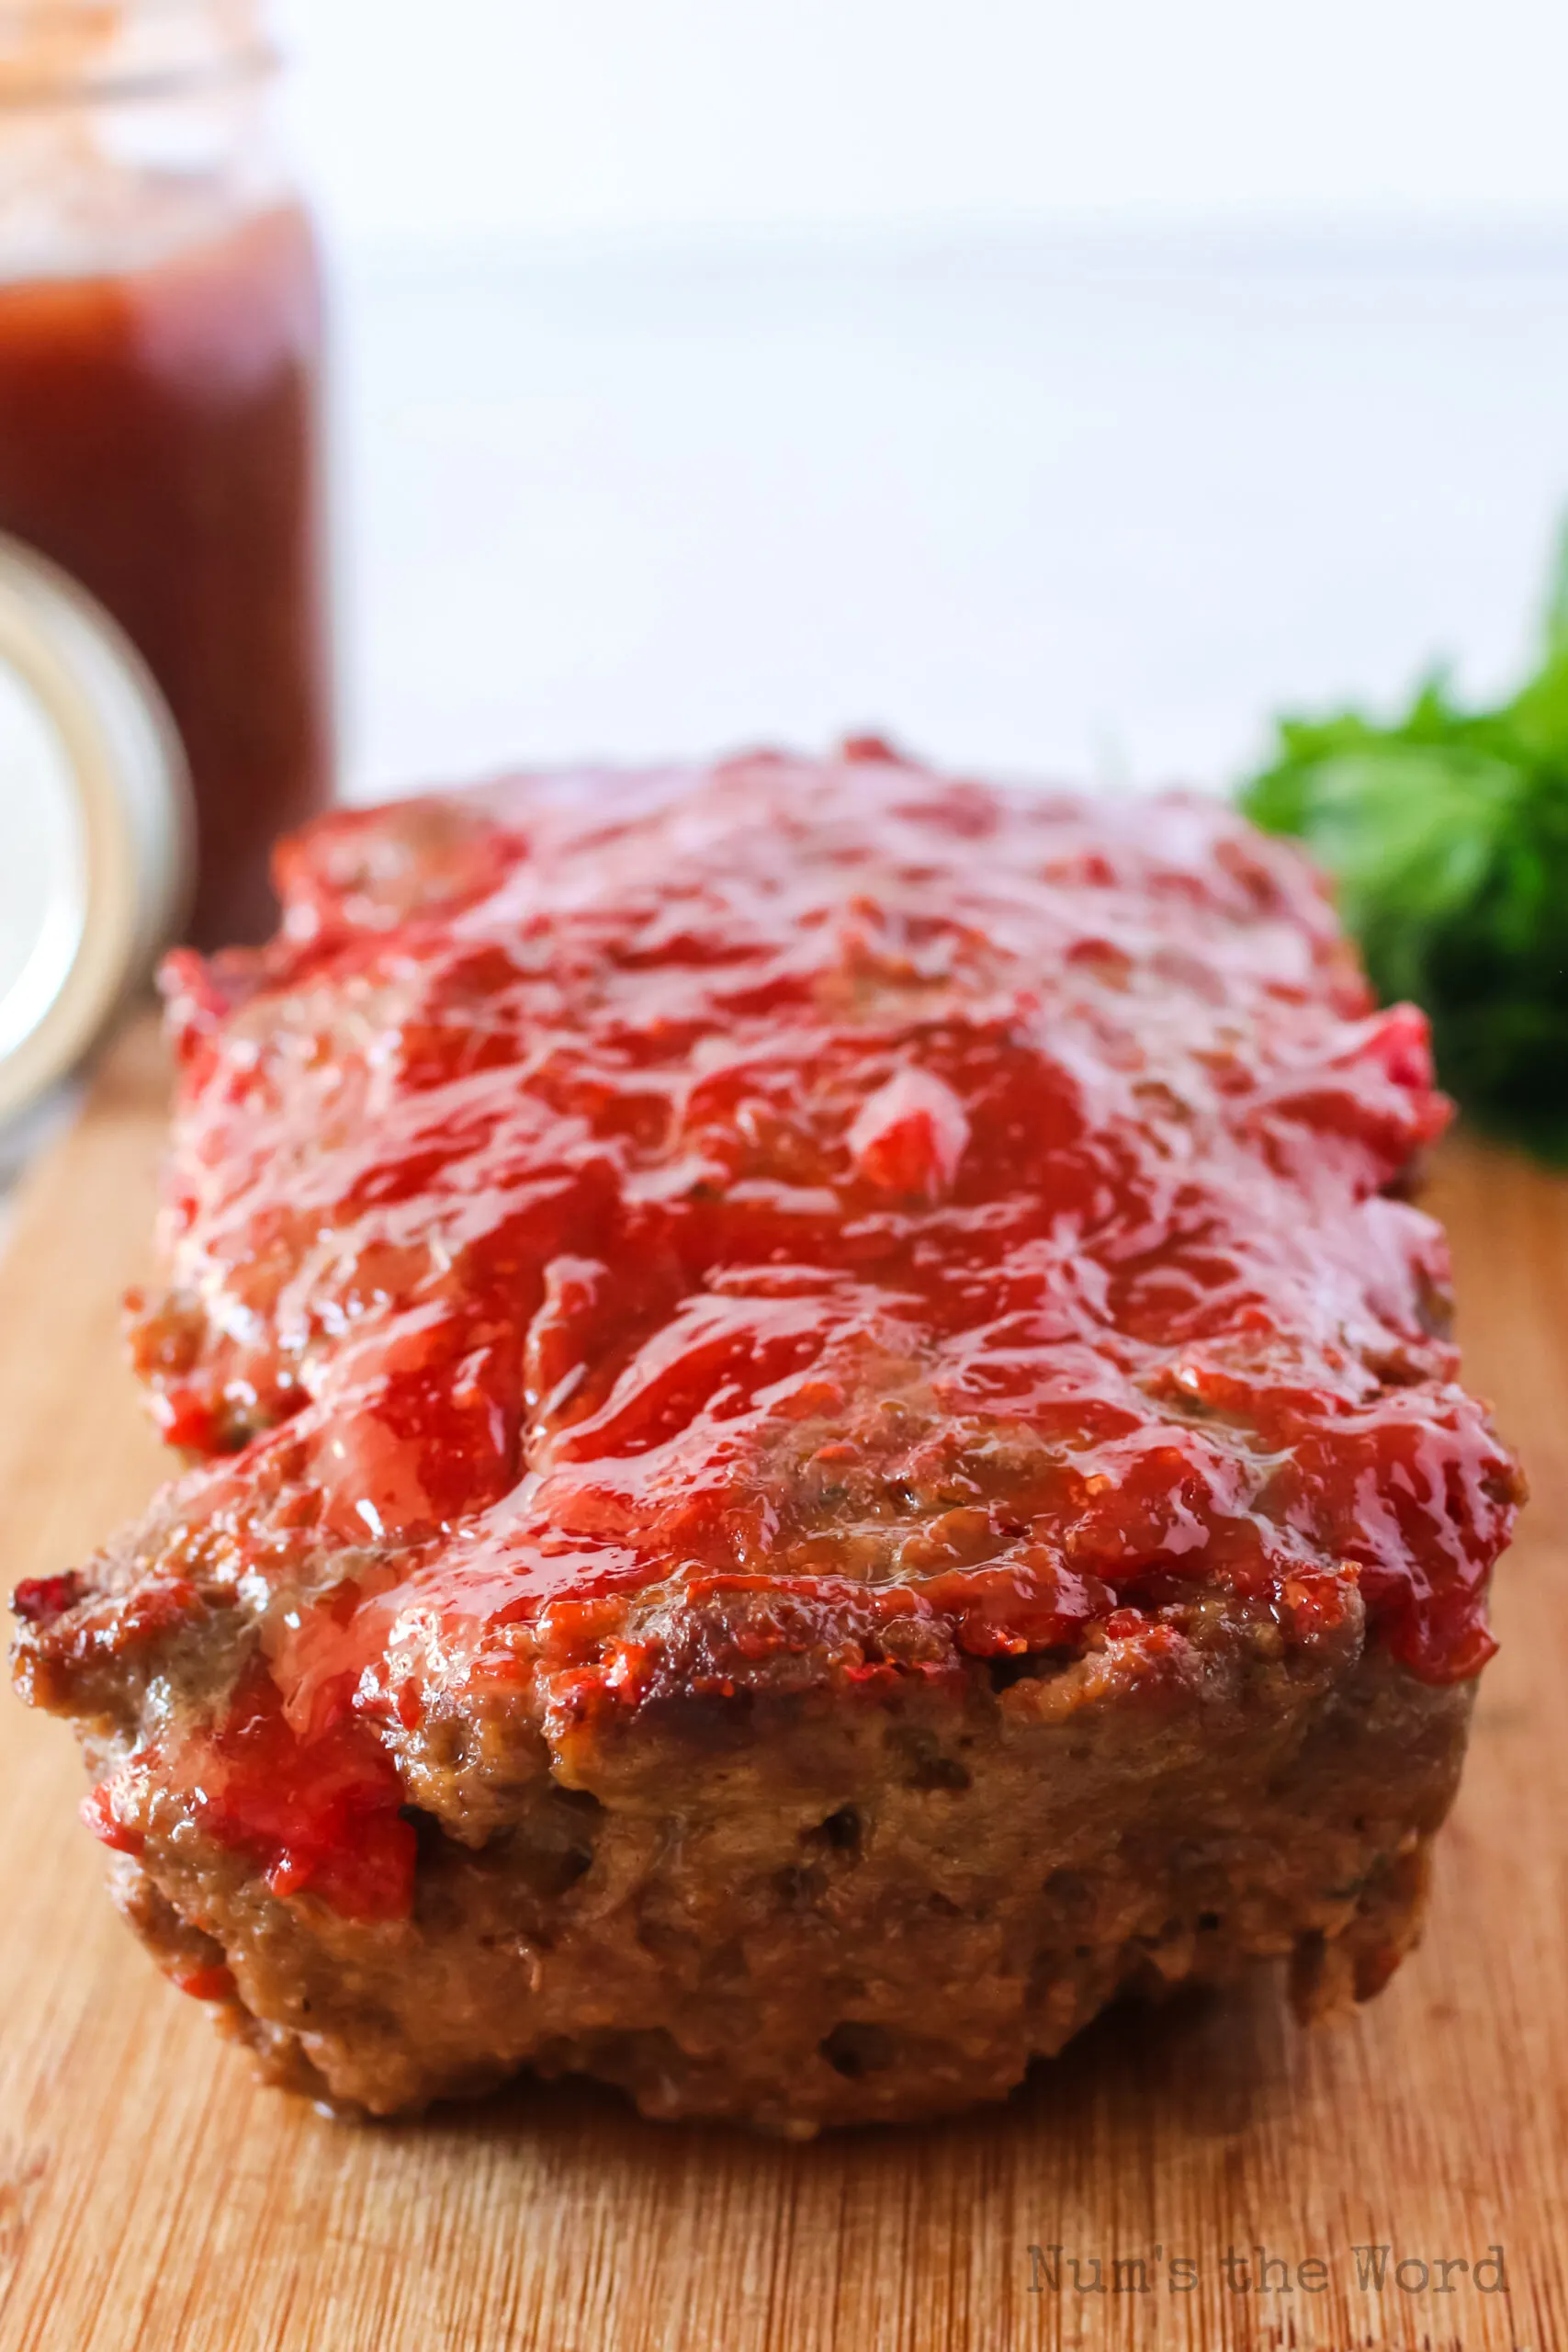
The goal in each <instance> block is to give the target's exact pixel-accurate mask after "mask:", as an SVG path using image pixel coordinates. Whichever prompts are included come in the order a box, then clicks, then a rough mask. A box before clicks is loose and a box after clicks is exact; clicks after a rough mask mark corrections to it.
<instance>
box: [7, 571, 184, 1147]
mask: <svg viewBox="0 0 1568 2352" xmlns="http://www.w3.org/2000/svg"><path fill="white" fill-rule="evenodd" d="M195 838H196V834H195V823H194V819H193V815H192V808H191V798H190V786H189V781H188V778H187V775H186V763H185V755H184V752H182V750H181V747H180V741H179V737H178V735H177V734H176V733H175V725H174V721H173V720H172V718H170V716H169V713H168V709H167V707H166V706H165V704H164V699H163V696H162V695H161V694H160V693H159V691H158V688H157V687H156V685H155V684H153V681H152V673H150V672H149V670H148V669H147V666H146V664H145V663H144V662H143V661H142V660H141V655H140V654H139V653H138V652H137V651H136V650H135V648H134V647H133V646H132V645H131V643H130V639H129V638H128V637H127V636H126V635H125V632H124V631H123V629H121V628H119V627H118V624H117V623H116V622H115V621H113V620H111V618H110V617H109V616H108V614H107V613H106V612H105V611H104V609H103V607H102V605H99V604H97V603H96V602H95V600H94V599H93V598H92V597H90V596H89V595H88V594H86V592H85V590H84V589H82V588H80V587H78V586H77V584H76V582H74V581H73V580H71V579H70V578H68V576H67V575H66V574H65V573H64V572H63V571H60V570H59V569H58V567H57V566H56V565H54V564H52V563H49V562H46V561H45V560H44V559H43V558H42V557H41V556H39V555H36V554H34V552H33V551H32V549H31V548H24V547H22V546H20V545H19V544H18V543H17V541H16V540H14V539H7V538H5V537H0V1120H7V1119H10V1118H12V1117H14V1116H16V1115H17V1114H18V1113H20V1112H22V1111H25V1110H26V1109H27V1108H28V1106H29V1105H30V1104H31V1103H35V1102H37V1101H38V1100H39V1097H40V1096H41V1095H43V1094H44V1093H45V1092H46V1091H48V1089H49V1088H50V1087H51V1086H52V1085H53V1084H54V1083H55V1082H56V1080H59V1079H62V1078H63V1077H64V1076H65V1075H66V1073H67V1072H68V1071H69V1070H70V1069H73V1066H74V1065H75V1063H76V1062H78V1061H79V1060H80V1059H81V1057H82V1056H83V1055H84V1054H85V1052H86V1051H87V1050H88V1048H89V1047H90V1046H92V1045H93V1044H94V1043H95V1041H96V1039H97V1037H98V1036H99V1035H101V1034H102V1032H103V1030H104V1028H105V1027H106V1025H107V1023H108V1022H109V1021H110V1020H112V1018H113V1016H114V1014H115V1013H116V1012H117V1011H118V1009H119V1007H120V1006H121V1004H123V1002H124V1001H125V1000H126V998H127V997H128V996H129V995H130V994H131V993H132V992H133V991H134V990H135V989H138V988H140V987H141V985H142V984H143V983H144V982H145V981H146V979H147V978H148V976H149V974H150V973H151V972H152V967H153V965H154V964H155V962H156V960H157V958H158V956H159V955H160V954H161V953H162V951H163V949H164V947H165V946H166V945H167V944H168V943H169V941H170V940H171V939H172V938H173V936H174V934H175V930H176V928H177V927H178V925H179V923H180V922H181V921H182V920H183V918H184V916H185V914H186V911H187V909H188V906H189V894H190V888H191V882H192V877H193V874H194V870H195Z"/></svg>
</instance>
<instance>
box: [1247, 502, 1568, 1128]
mask: <svg viewBox="0 0 1568 2352" xmlns="http://www.w3.org/2000/svg"><path fill="white" fill-rule="evenodd" d="M1543 634H1544V648H1543V654H1542V660H1541V663H1540V668H1539V670H1538V671H1537V672H1536V673H1535V675H1534V676H1533V677H1532V678H1530V679H1529V680H1528V682H1527V683H1526V684H1524V685H1523V686H1522V687H1521V688H1520V690H1519V692H1518V693H1517V695H1514V697H1513V698H1512V700H1511V701H1509V702H1506V703H1505V704H1503V705H1502V706H1501V707H1498V708H1496V709H1491V710H1467V709H1465V708H1464V707H1462V706H1461V704H1460V703H1459V702H1458V701H1457V700H1456V698H1455V697H1454V695H1452V693H1451V692H1450V685H1449V682H1448V680H1447V678H1446V677H1445V676H1444V675H1442V674H1441V673H1438V674H1435V675H1433V676H1431V677H1429V678H1427V680H1426V681H1425V682H1424V683H1423V684H1422V685H1421V686H1420V687H1419V689H1418V690H1417V692H1416V696H1415V699H1414V700H1413V702H1412V703H1411V706H1410V707H1409V709H1408V711H1407V712H1406V713H1405V715H1404V718H1399V719H1396V720H1394V721H1393V723H1392V724H1381V723H1379V722H1378V721H1376V720H1374V719H1371V718H1367V717H1366V716H1365V715H1364V714H1363V713H1361V712H1359V711H1356V710H1347V711H1341V712H1338V713H1336V714H1334V715H1333V716H1331V717H1328V718H1282V719H1280V721H1279V723H1278V729H1277V741H1276V746H1275V754H1274V758H1273V760H1272V762H1271V763H1270V764H1269V765H1268V766H1267V767H1265V768H1264V769H1262V770H1261V772H1260V773H1259V774H1258V775H1255V776H1253V777H1252V778H1251V779H1250V781H1249V782H1248V783H1247V784H1246V785H1244V786H1243V787H1242V791H1241V796H1240V797H1241V804H1242V807H1243V808H1244V809H1246V810H1247V814H1248V815H1249V816H1250V817H1251V818H1252V819H1253V820H1254V822H1255V823H1257V824H1259V825H1261V826H1263V827H1264V828H1265V829H1266V830H1267V831H1270V832H1279V833H1294V834H1298V835H1299V836H1300V837H1301V838H1302V839H1303V841H1304V842H1306V843H1307V845H1308V846H1309V848H1310V849H1311V850H1312V851H1313V852H1314V854H1315V855H1316V856H1317V858H1318V859H1319V860H1320V861H1321V863H1322V864H1323V865H1325V866H1326V867H1327V869H1328V871H1329V872H1330V873H1331V874H1332V875H1333V876H1335V877H1336V880H1337V885H1338V896H1339V904H1340V909H1341V911H1342V913H1343V915H1344V918H1345V922H1346V925H1347V927H1348V930H1349V931H1350V933H1352V935H1353V936H1354V937H1355V938H1356V939H1357V941H1358V942H1359V945H1360V948H1361V953H1362V956H1363V957H1364V958H1365V961H1366V967H1367V972H1368V975H1369V977H1370V978H1371V982H1372V985H1373V987H1374V988H1375V989H1376V990H1377V992H1378V994H1379V996H1380V997H1382V999H1383V1000H1384V1001H1393V1000H1395V999H1398V998H1403V997H1410V998H1413V999H1414V1000H1415V1001H1416V1003H1417V1004H1420V1005H1422V1006H1423V1007H1424V1008H1425V1010H1426V1012H1427V1014H1428V1015H1429V1017H1430V1019H1431V1023H1432V1035H1433V1042H1434V1045H1435V1046H1436V1050H1437V1059H1438V1075H1439V1077H1440V1078H1441V1080H1442V1081H1443V1083H1444V1085H1445V1086H1447V1087H1448V1088H1449V1090H1450V1092H1451V1093H1453V1094H1454V1095H1455V1096H1456V1097H1457V1099H1458V1100H1459V1102H1460V1103H1461V1104H1462V1105H1463V1107H1464V1109H1465V1110H1466V1112H1467V1113H1468V1114H1470V1115H1471V1116H1472V1118H1473V1119H1475V1120H1476V1122H1477V1123H1478V1124H1480V1125H1483V1126H1487V1127H1490V1128H1491V1129H1493V1130H1494V1131H1495V1133H1497V1134H1500V1135H1504V1136H1511V1137H1513V1138H1515V1139H1517V1140H1518V1141H1520V1142H1523V1143H1525V1144H1527V1145H1529V1147H1530V1148H1533V1149H1535V1150H1537V1151H1539V1152H1540V1153H1542V1154H1543V1155H1544V1156H1546V1157H1548V1158H1551V1159H1562V1160H1568V531H1565V532H1564V535H1563V537H1562V544H1561V547H1560V549H1559V553H1558V559H1557V564H1556V569H1555V572H1554V576H1553V581H1552V585H1551V594H1550V596H1549V599H1548V603H1547V609H1546V615H1545V628H1544V632H1543Z"/></svg>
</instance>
